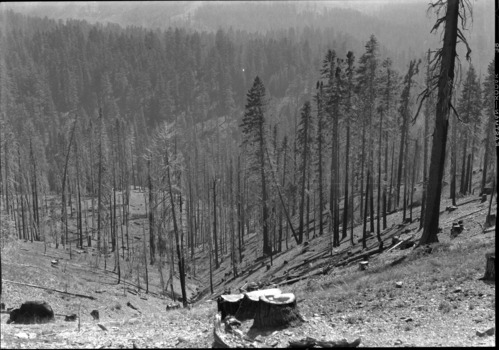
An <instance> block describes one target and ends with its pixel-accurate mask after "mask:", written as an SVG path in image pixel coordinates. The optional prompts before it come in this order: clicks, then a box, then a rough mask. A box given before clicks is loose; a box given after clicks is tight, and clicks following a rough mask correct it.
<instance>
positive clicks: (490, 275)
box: [483, 253, 496, 281]
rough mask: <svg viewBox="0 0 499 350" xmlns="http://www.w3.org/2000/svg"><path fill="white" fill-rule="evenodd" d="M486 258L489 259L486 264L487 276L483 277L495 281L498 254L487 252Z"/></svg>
mask: <svg viewBox="0 0 499 350" xmlns="http://www.w3.org/2000/svg"><path fill="white" fill-rule="evenodd" d="M485 258H486V259H487V263H486V265H485V276H483V279H484V280H487V281H495V279H496V267H495V260H496V254H495V253H487V254H485Z"/></svg>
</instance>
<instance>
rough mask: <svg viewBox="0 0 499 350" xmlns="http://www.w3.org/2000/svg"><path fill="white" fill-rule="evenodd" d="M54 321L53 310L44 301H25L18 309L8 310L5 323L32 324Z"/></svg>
mask: <svg viewBox="0 0 499 350" xmlns="http://www.w3.org/2000/svg"><path fill="white" fill-rule="evenodd" d="M52 321H54V311H52V308H51V307H50V305H49V304H47V303H46V302H44V301H27V302H25V303H23V304H22V305H21V307H20V308H19V309H14V310H12V311H10V317H9V320H8V321H7V323H12V322H14V323H16V324H33V323H47V322H52Z"/></svg>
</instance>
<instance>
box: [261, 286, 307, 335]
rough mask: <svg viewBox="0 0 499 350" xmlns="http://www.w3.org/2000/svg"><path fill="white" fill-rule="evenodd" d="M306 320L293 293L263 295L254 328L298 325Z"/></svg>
mask: <svg viewBox="0 0 499 350" xmlns="http://www.w3.org/2000/svg"><path fill="white" fill-rule="evenodd" d="M302 322H304V320H303V317H302V316H301V315H300V313H299V312H298V307H297V304H296V297H295V295H294V294H293V293H285V294H280V295H278V296H275V297H272V296H268V297H266V296H261V297H260V299H259V300H258V305H257V308H256V312H255V321H254V322H253V327H254V328H268V327H283V326H297V325H299V324H301V323H302Z"/></svg>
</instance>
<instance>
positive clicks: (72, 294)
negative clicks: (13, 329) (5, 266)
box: [2, 280, 95, 300]
mask: <svg viewBox="0 0 499 350" xmlns="http://www.w3.org/2000/svg"><path fill="white" fill-rule="evenodd" d="M2 282H7V283H12V284H19V285H21V286H26V287H32V288H39V289H43V290H50V291H52V292H57V293H62V294H67V295H71V296H74V297H79V298H87V299H91V300H95V297H93V296H91V295H84V294H78V293H69V292H65V291H62V290H58V289H54V288H46V287H41V286H36V285H34V284H28V283H21V282H14V281H9V280H3V281H2Z"/></svg>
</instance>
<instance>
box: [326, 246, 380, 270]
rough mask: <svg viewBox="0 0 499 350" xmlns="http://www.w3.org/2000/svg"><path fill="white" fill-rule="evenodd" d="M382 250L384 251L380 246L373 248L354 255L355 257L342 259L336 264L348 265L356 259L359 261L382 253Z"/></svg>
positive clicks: (337, 265)
mask: <svg viewBox="0 0 499 350" xmlns="http://www.w3.org/2000/svg"><path fill="white" fill-rule="evenodd" d="M382 251H383V249H382V248H379V247H378V248H376V249H373V250H371V251H368V252H366V253H364V254H360V255H357V256H353V257H351V258H349V259H346V260H343V261H340V262H339V263H337V264H336V265H335V267H339V266H345V265H348V264H350V263H352V262H354V261H357V260H365V259H366V258H369V257H370V256H371V255H374V254H378V253H381V252H382Z"/></svg>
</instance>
